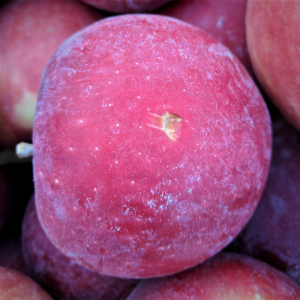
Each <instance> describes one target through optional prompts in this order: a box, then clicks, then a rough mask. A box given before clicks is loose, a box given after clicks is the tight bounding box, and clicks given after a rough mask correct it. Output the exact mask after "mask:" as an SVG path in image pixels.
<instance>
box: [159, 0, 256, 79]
mask: <svg viewBox="0 0 300 300" xmlns="http://www.w3.org/2000/svg"><path fill="white" fill-rule="evenodd" d="M246 4H247V0H233V1H232V0H230V1H224V0H188V1H187V0H177V1H172V2H171V3H169V4H168V5H166V6H164V7H163V8H162V9H160V10H158V11H157V12H158V13H159V14H163V15H167V16H170V17H175V18H177V19H180V20H182V21H185V22H188V23H190V24H192V25H194V26H197V27H199V28H200V29H202V30H203V31H205V32H207V33H208V34H210V35H211V36H213V37H214V38H216V39H217V40H218V41H219V42H221V43H223V44H224V45H225V46H227V47H228V48H229V49H230V50H231V51H232V52H233V53H234V54H235V55H236V56H237V58H238V59H239V60H240V61H241V62H242V63H243V65H244V66H245V67H246V69H247V70H248V71H249V73H250V74H251V75H252V73H253V71H252V67H251V63H250V58H249V54H248V50H247V42H246V30H245V15H246Z"/></svg>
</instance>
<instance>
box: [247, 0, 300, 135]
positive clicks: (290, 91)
mask: <svg viewBox="0 0 300 300" xmlns="http://www.w3.org/2000/svg"><path fill="white" fill-rule="evenodd" d="M274 20H276V21H274ZM299 28H300V2H299V1H267V0H260V1H257V0H255V1H253V0H249V1H248V5H247V13H246V35H247V44H248V50H249V54H250V58H251V62H252V66H253V69H254V72H255V74H256V76H257V78H258V80H259V82H260V84H261V86H262V87H263V89H264V90H265V92H266V93H267V94H268V95H269V97H270V99H271V100H272V101H273V102H274V104H275V105H276V106H277V107H278V109H279V110H280V111H281V113H282V114H283V115H284V116H285V117H286V118H287V119H288V120H289V122H291V123H292V124H293V125H294V126H295V127H296V128H297V129H298V130H300V61H299V49H300V39H299Z"/></svg>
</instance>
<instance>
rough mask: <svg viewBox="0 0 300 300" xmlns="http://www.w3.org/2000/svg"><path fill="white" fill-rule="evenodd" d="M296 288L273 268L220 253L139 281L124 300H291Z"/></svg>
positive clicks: (298, 290)
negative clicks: (178, 270) (186, 267)
mask: <svg viewBox="0 0 300 300" xmlns="http://www.w3.org/2000/svg"><path fill="white" fill-rule="evenodd" d="M299 297H300V287H299V286H298V285H297V284H296V283H294V282H293V281H292V280H291V279H289V278H288V277H286V276H285V275H284V274H283V273H281V272H279V271H277V270H276V269H274V268H273V267H271V266H269V265H267V264H265V263H263V262H261V261H259V260H256V259H253V258H250V257H247V256H244V255H240V254H233V253H222V254H219V255H217V256H215V257H213V258H211V259H210V260H208V261H206V262H205V263H203V264H202V265H199V266H197V267H195V268H193V269H190V270H188V271H185V272H182V273H180V274H176V275H173V276H169V277H165V278H156V279H150V280H143V281H142V282H141V283H140V284H139V285H138V286H137V287H136V288H135V290H134V291H133V292H132V294H131V295H130V296H129V297H128V299H127V300H156V299H163V300H190V299H197V300H216V299H247V300H248V299H249V300H250V299H253V300H258V299H259V300H274V299H276V300H295V299H299Z"/></svg>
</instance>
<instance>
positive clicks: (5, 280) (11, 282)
mask: <svg viewBox="0 0 300 300" xmlns="http://www.w3.org/2000/svg"><path fill="white" fill-rule="evenodd" d="M0 297H1V299H4V300H6V299H7V300H19V299H24V300H25V299H26V300H27V299H28V300H52V298H51V297H50V296H49V295H48V294H47V293H46V292H45V291H44V290H43V289H42V288H41V287H40V286H39V285H37V284H36V283H35V282H34V281H33V280H32V279H30V278H29V277H27V276H26V275H24V274H22V273H19V272H17V271H15V270H11V269H7V268H4V267H0Z"/></svg>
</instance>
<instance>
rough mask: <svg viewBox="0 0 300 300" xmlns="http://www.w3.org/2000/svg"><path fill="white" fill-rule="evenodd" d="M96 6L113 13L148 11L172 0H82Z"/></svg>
mask: <svg viewBox="0 0 300 300" xmlns="http://www.w3.org/2000/svg"><path fill="white" fill-rule="evenodd" d="M82 1H83V2H85V3H87V4H90V5H92V6H94V7H96V8H99V9H103V10H106V11H109V12H113V13H133V12H136V13H137V12H148V11H151V10H154V9H156V8H158V7H160V6H162V5H164V4H166V3H168V2H170V1H171V0H113V1H112V0H82Z"/></svg>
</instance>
